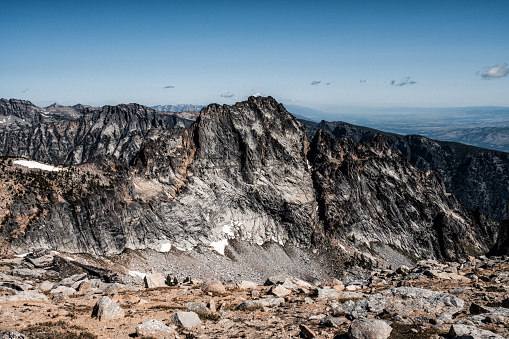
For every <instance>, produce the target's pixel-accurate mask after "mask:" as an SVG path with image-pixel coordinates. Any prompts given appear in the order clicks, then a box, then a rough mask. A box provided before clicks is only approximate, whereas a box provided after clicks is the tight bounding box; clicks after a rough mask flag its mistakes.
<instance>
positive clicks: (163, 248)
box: [159, 242, 171, 252]
mask: <svg viewBox="0 0 509 339" xmlns="http://www.w3.org/2000/svg"><path fill="white" fill-rule="evenodd" d="M170 250H171V244H170V243H169V242H167V243H164V244H161V249H160V250H159V252H169V251H170Z"/></svg>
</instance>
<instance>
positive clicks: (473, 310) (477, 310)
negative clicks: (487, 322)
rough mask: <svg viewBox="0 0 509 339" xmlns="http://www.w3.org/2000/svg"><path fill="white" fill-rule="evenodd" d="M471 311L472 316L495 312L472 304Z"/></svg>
mask: <svg viewBox="0 0 509 339" xmlns="http://www.w3.org/2000/svg"><path fill="white" fill-rule="evenodd" d="M469 310H470V313H471V314H481V313H490V312H491V311H493V309H492V308H490V307H484V306H481V305H479V304H476V303H472V304H471V305H470V309H469Z"/></svg>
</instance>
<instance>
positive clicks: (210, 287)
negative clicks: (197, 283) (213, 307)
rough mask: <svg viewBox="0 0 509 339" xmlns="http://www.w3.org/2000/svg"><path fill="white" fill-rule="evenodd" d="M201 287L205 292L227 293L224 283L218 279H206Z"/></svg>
mask: <svg viewBox="0 0 509 339" xmlns="http://www.w3.org/2000/svg"><path fill="white" fill-rule="evenodd" d="M201 289H202V291H203V293H212V294H219V295H221V294H226V288H225V287H224V285H223V283H222V282H220V281H219V280H216V279H207V280H205V281H204V282H203V284H202V285H201Z"/></svg>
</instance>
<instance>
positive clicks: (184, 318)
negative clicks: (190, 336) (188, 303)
mask: <svg viewBox="0 0 509 339" xmlns="http://www.w3.org/2000/svg"><path fill="white" fill-rule="evenodd" d="M171 321H172V323H174V324H175V325H177V326H182V327H185V328H193V327H195V326H198V325H200V324H201V323H202V322H201V320H200V317H199V316H198V314H196V313H194V312H177V313H175V314H174V315H173V317H171Z"/></svg>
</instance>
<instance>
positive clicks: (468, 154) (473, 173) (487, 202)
mask: <svg viewBox="0 0 509 339" xmlns="http://www.w3.org/2000/svg"><path fill="white" fill-rule="evenodd" d="M301 122H302V123H303V124H304V126H305V127H306V133H307V135H308V138H309V140H311V139H312V138H313V136H314V135H315V133H316V131H317V130H320V129H321V130H324V131H327V132H329V133H331V134H332V135H334V136H335V137H336V138H340V137H348V138H351V139H352V140H354V141H356V142H366V143H368V142H370V141H371V140H373V138H375V137H376V136H377V135H378V134H382V135H384V136H385V137H386V139H387V143H388V145H389V146H390V147H391V148H392V149H393V150H394V151H396V152H398V153H400V154H402V155H403V156H405V157H406V158H407V159H408V160H409V161H410V163H412V164H413V165H414V166H417V167H419V168H421V169H424V170H429V169H431V170H434V171H436V172H438V173H439V174H440V176H441V177H442V179H443V181H444V184H445V186H446V188H447V189H448V190H450V191H451V192H453V193H454V194H455V195H456V196H457V197H458V198H459V199H460V200H461V202H462V203H463V204H465V205H466V206H467V207H468V208H470V209H473V210H475V209H476V208H479V209H480V210H482V211H484V212H486V213H488V214H489V215H491V216H492V217H493V218H495V219H499V220H502V219H505V218H506V217H507V212H508V211H507V201H508V200H509V153H504V152H500V151H493V150H488V149H482V148H478V147H474V146H467V145H463V144H459V143H454V142H445V141H437V140H432V139H429V138H426V137H423V136H418V135H406V136H404V135H399V134H395V133H388V132H383V131H379V130H375V129H371V128H367V127H361V126H355V125H351V124H348V123H345V122H327V121H322V122H321V123H319V124H316V123H313V122H307V121H304V120H301Z"/></svg>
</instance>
